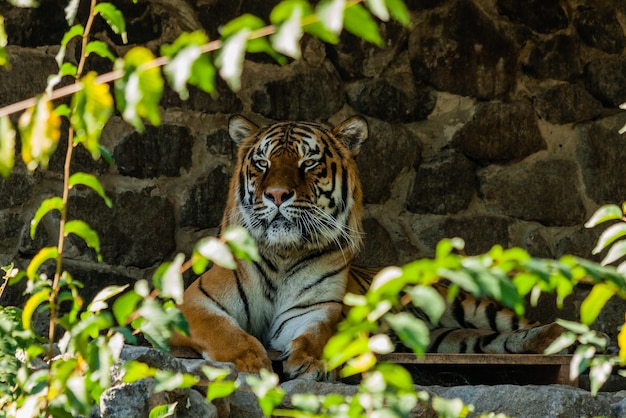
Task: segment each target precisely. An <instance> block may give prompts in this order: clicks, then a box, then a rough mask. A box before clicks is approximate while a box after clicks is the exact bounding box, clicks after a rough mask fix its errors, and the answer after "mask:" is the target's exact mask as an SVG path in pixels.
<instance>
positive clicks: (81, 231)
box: [65, 219, 102, 261]
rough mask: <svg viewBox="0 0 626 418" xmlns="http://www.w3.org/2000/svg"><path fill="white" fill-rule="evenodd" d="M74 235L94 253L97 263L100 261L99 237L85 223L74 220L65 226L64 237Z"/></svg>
mask: <svg viewBox="0 0 626 418" xmlns="http://www.w3.org/2000/svg"><path fill="white" fill-rule="evenodd" d="M69 234H74V235H77V236H79V237H81V238H82V239H83V240H84V241H85V243H86V244H87V245H88V246H89V247H90V248H92V249H93V250H94V251H95V252H96V256H97V257H98V261H102V254H100V237H99V236H98V233H97V232H96V231H94V230H93V229H92V228H91V227H90V226H89V225H87V223H86V222H84V221H81V220H78V219H74V220H71V221H68V222H67V223H66V224H65V236H68V235H69Z"/></svg>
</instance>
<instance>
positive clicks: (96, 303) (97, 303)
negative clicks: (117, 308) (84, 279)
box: [87, 284, 129, 312]
mask: <svg viewBox="0 0 626 418" xmlns="http://www.w3.org/2000/svg"><path fill="white" fill-rule="evenodd" d="M128 286H129V285H127V284H126V285H124V286H107V287H105V288H104V289H102V290H100V291H99V292H98V294H96V296H95V297H94V298H93V300H92V301H91V303H90V304H89V306H87V310H88V311H89V312H99V311H101V310H103V309H106V308H108V306H109V305H108V303H107V300H109V299H111V298H112V297H114V296H117V295H119V294H120V293H122V292H123V291H125V290H126V289H128Z"/></svg>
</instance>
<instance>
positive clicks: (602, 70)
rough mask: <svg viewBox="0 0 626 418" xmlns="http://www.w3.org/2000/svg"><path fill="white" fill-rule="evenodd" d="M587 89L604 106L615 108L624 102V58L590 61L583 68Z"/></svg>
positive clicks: (625, 97) (625, 60) (625, 95)
mask: <svg viewBox="0 0 626 418" xmlns="http://www.w3.org/2000/svg"><path fill="white" fill-rule="evenodd" d="M585 83H586V85H587V89H589V91H590V92H591V94H593V95H594V96H595V97H597V98H598V100H600V101H601V102H602V103H603V104H604V105H605V106H607V107H612V108H617V107H618V106H619V105H621V104H622V103H624V102H626V58H622V57H609V58H598V59H596V60H592V61H590V62H589V63H588V64H587V66H586V67H585Z"/></svg>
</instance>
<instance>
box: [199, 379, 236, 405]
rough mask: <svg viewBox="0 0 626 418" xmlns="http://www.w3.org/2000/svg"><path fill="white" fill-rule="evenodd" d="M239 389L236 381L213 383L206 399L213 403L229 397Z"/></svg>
mask: <svg viewBox="0 0 626 418" xmlns="http://www.w3.org/2000/svg"><path fill="white" fill-rule="evenodd" d="M238 387H239V382H238V381H236V380H226V381H222V382H211V383H209V387H208V388H207V393H206V399H207V401H209V402H211V401H213V400H215V399H221V398H225V397H227V396H229V395H230V394H232V393H233V392H235V390H237V388H238Z"/></svg>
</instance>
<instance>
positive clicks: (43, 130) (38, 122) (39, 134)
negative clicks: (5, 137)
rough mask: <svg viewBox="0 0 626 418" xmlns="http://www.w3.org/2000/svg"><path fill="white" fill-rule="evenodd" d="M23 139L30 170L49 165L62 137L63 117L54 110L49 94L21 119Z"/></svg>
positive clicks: (24, 157)
mask: <svg viewBox="0 0 626 418" xmlns="http://www.w3.org/2000/svg"><path fill="white" fill-rule="evenodd" d="M18 126H19V130H20V136H21V139H22V159H23V160H24V163H25V164H26V166H27V167H28V169H29V170H31V171H32V170H35V169H36V168H37V167H39V166H41V167H43V168H47V167H48V161H50V157H51V156H52V153H54V151H55V150H56V147H57V144H58V142H59V138H60V137H61V130H60V129H61V118H60V117H59V116H58V115H57V114H56V113H54V112H53V109H52V104H51V103H50V101H49V100H48V98H47V96H45V95H44V96H42V97H40V98H39V100H38V101H37V104H36V105H35V107H32V108H30V109H28V110H26V111H25V112H24V113H23V114H22V116H20V119H19V124H18Z"/></svg>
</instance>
